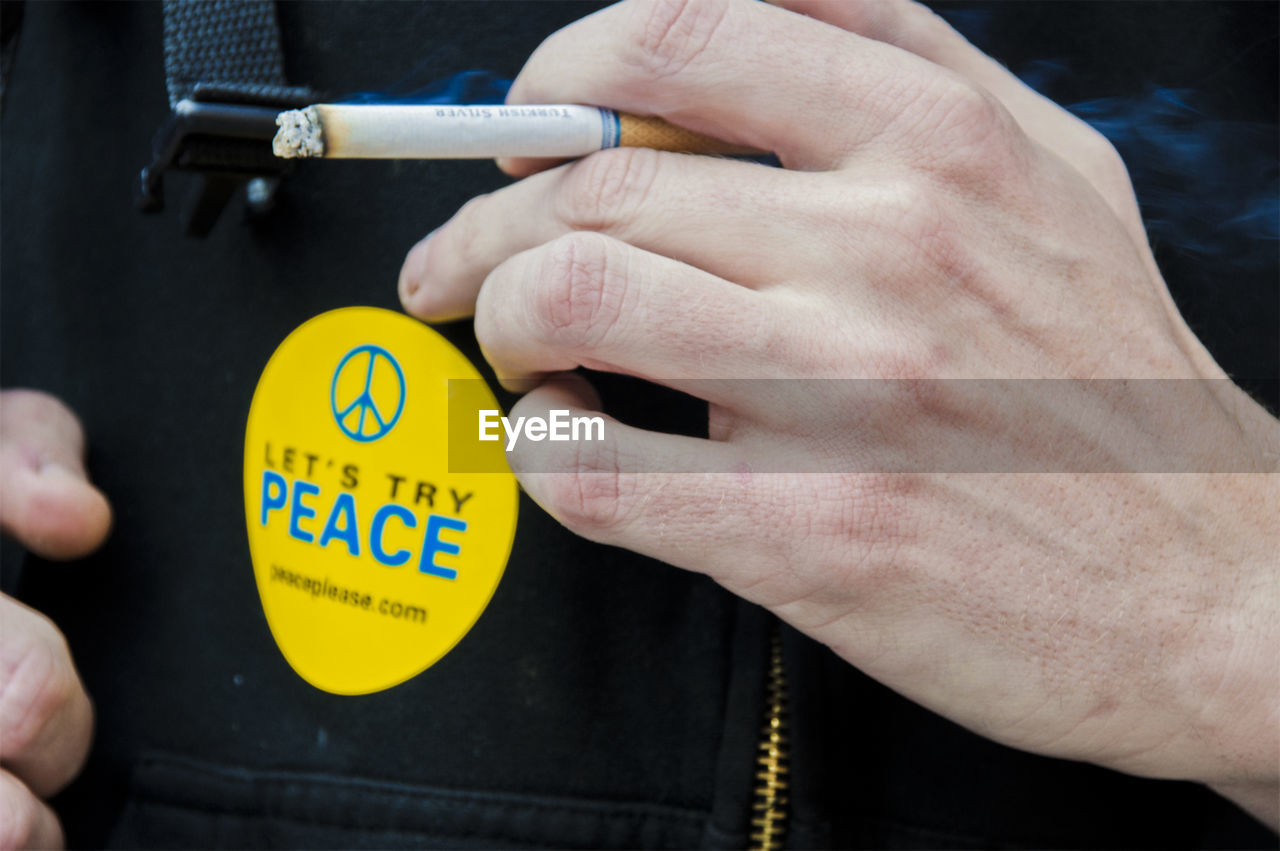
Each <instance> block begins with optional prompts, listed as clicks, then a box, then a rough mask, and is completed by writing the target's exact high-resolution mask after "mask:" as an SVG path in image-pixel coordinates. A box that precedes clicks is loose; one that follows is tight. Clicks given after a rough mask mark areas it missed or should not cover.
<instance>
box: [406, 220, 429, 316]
mask: <svg viewBox="0 0 1280 851" xmlns="http://www.w3.org/2000/svg"><path fill="white" fill-rule="evenodd" d="M433 234H435V231H432V232H431V233H429V234H427V235H426V236H424V237H423V238H422V239H420V240H419V241H418V244H417V245H415V246H413V248H410V249H409V253H408V254H407V255H405V258H404V265H402V266H401V267H400V300H401V301H406V302H407V301H408V300H409V299H411V298H413V296H414V294H415V293H416V292H417V291H418V290H419V289H420V288H421V287H422V282H423V280H424V279H425V278H426V275H427V253H428V251H429V250H430V243H431V237H432V235H433Z"/></svg>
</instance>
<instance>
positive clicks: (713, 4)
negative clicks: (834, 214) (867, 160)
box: [506, 0, 953, 173]
mask: <svg viewBox="0 0 1280 851" xmlns="http://www.w3.org/2000/svg"><path fill="white" fill-rule="evenodd" d="M936 72H937V67H936V66H933V65H930V64H929V63H926V62H923V61H922V60H920V59H919V58H917V57H914V56H911V55H910V54H908V53H905V52H903V51H900V50H895V49H893V48H890V47H887V46H886V45H883V44H881V43H879V42H876V41H873V40H868V39H863V38H861V37H859V36H856V35H853V34H849V33H845V32H843V31H841V30H839V29H836V28H834V27H829V26H826V25H824V24H822V23H820V22H817V21H813V20H809V19H807V18H805V17H803V16H799V15H793V14H790V13H788V12H786V11H785V10H782V9H775V8H771V7H769V6H768V5H767V4H764V3H757V2H748V0H637V2H627V3H620V4H618V5H616V6H611V7H609V8H607V9H604V10H602V11H600V12H597V13H596V14H594V15H590V16H588V17H586V18H583V19H582V20H580V21H578V22H576V23H575V24H572V25H571V26H568V27H566V28H565V29H563V30H560V31H559V32H557V33H555V34H554V35H552V36H551V37H550V38H548V39H547V40H546V41H545V42H544V43H543V44H542V46H541V47H539V48H538V49H537V50H536V51H535V52H534V54H533V55H532V56H531V57H530V58H529V61H528V63H526V65H525V67H524V70H522V71H521V72H520V75H519V76H518V77H517V78H516V81H515V82H514V83H513V84H512V87H511V90H510V92H508V95H507V101H508V102H509V103H562V102H563V103H587V104H596V105H600V106H609V107H613V108H616V109H620V110H623V111H626V112H632V113H636V114H640V115H657V116H660V117H662V118H665V119H667V120H668V121H671V122H672V123H674V124H678V125H681V126H683V127H688V128H689V129H691V130H695V131H697V132H700V133H705V134H707V135H710V136H714V137H716V138H720V139H724V140H725V141H728V142H731V143H734V144H736V145H743V146H746V147H749V148H756V149H760V150H767V151H774V152H776V153H777V154H778V155H779V157H780V158H781V159H782V161H783V163H784V164H785V165H787V166H788V167H789V168H800V169H829V168H835V167H837V166H839V165H840V164H841V163H842V162H843V161H844V160H845V159H846V158H847V157H848V156H849V155H850V154H851V153H852V152H853V151H855V150H857V149H858V148H859V147H860V146H862V145H863V144H864V143H866V142H867V141H868V140H870V139H873V138H875V137H878V136H880V135H881V134H883V133H884V132H885V131H886V129H887V128H889V127H890V126H893V125H895V123H896V122H898V121H899V119H900V118H901V116H902V114H903V111H904V110H903V107H904V105H907V104H912V103H915V102H916V101H917V100H918V99H919V98H921V97H926V96H932V95H933V94H936V95H938V96H939V99H941V96H942V95H943V93H944V90H949V89H950V88H953V87H951V86H949V85H948V84H947V81H945V80H940V79H939V78H938V75H937V73H936ZM938 83H942V84H944V85H943V89H939V90H937V91H935V88H936V84H938ZM907 123H912V122H907ZM506 165H507V166H508V168H510V169H513V170H514V171H515V172H517V173H519V172H522V171H524V170H527V167H539V166H542V165H545V164H543V163H533V164H532V165H530V164H528V163H522V162H519V161H509V162H507V163H506Z"/></svg>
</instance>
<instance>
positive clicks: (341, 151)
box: [271, 104, 763, 160]
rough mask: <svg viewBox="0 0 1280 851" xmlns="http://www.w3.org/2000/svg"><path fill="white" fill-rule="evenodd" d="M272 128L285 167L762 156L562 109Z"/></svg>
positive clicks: (463, 109)
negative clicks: (630, 154) (300, 161)
mask: <svg viewBox="0 0 1280 851" xmlns="http://www.w3.org/2000/svg"><path fill="white" fill-rule="evenodd" d="M276 126H278V127H279V128H280V130H279V131H278V132H277V133H276V136H275V139H274V140H273V141H272V144H271V148H272V150H273V151H275V155H276V156H277V157H282V158H284V159H296V158H305V157H325V158H326V159H406V160H413V159H494V158H498V157H537V158H554V159H567V158H572V157H583V156H586V155H587V154H590V153H592V152H594V151H599V150H603V149H605V148H617V147H636V148H656V149H657V150H660V151H681V152H685V153H693V154H757V155H758V154H761V153H763V152H762V151H757V150H753V149H750V148H742V147H735V146H733V145H729V144H728V143H726V142H723V141H721V140H719V139H714V138H712V137H710V136H704V135H702V134H701V133H694V132H693V131H691V130H686V129H684V128H683V127H677V126H676V125H674V124H669V123H668V122H666V121H664V120H662V119H661V118H650V117H643V116H636V115H627V114H625V113H619V112H614V111H613V110H611V109H603V108H601V107H595V106H576V105H563V104H554V105H545V106H500V105H499V106H444V105H438V104H411V105H404V104H316V105H314V106H308V107H306V108H305V109H291V110H289V111H287V112H282V113H280V115H279V117H277V118H276Z"/></svg>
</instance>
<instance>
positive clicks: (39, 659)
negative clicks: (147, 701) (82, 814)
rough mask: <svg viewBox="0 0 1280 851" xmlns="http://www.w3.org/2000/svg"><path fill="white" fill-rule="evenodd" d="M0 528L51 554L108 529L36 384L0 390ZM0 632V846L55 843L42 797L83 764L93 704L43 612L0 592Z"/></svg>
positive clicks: (79, 433)
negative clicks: (32, 389)
mask: <svg viewBox="0 0 1280 851" xmlns="http://www.w3.org/2000/svg"><path fill="white" fill-rule="evenodd" d="M0 528H3V531H4V533H5V534H7V535H12V536H14V537H15V538H17V539H18V541H20V542H21V543H22V544H23V546H25V547H26V548H27V549H28V550H30V551H31V552H34V553H36V554H37V555H41V556H43V557H45V558H49V559H56V560H65V559H73V558H78V557H80V556H83V555H87V554H88V553H89V552H92V551H93V550H94V549H96V548H97V547H98V546H99V545H100V544H101V543H102V542H103V541H104V540H105V539H106V537H107V535H108V533H109V532H110V529H111V507H110V505H109V504H108V502H107V500H106V498H105V497H104V496H103V495H102V494H101V493H100V492H99V491H98V490H97V489H96V488H94V487H93V486H92V485H91V484H89V480H88V476H87V475H86V473H85V468H84V432H83V430H82V429H81V427H80V423H79V421H78V420H77V419H76V417H75V415H74V414H72V413H71V411H70V410H68V409H67V407H66V406H65V405H63V404H62V403H61V402H59V401H58V400H57V399H54V398H53V397H52V396H49V395H46V394H44V393H38V392H35V391H31V390H7V391H4V392H3V393H0ZM0 636H2V637H3V640H0V848H6V849H7V848H57V847H61V846H62V842H63V835H62V828H61V826H60V825H59V824H58V819H57V817H56V816H55V815H54V813H53V811H52V810H51V809H49V807H48V806H47V805H46V804H45V803H44V801H45V800H47V799H48V798H50V797H51V796H52V795H54V794H55V793H56V792H57V791H58V790H59V789H61V788H62V787H64V786H66V785H67V783H69V782H71V780H72V778H74V777H75V776H76V774H78V773H79V771H80V768H81V766H83V765H84V761H85V758H86V757H87V756H88V753H89V744H90V741H91V740H92V737H93V706H92V704H91V703H90V702H89V697H88V695H86V694H85V691H84V686H83V685H82V684H81V682H80V677H79V675H78V674H77V673H76V669H75V665H74V664H73V663H72V661H71V654H70V653H69V652H68V650H67V642H66V640H65V639H64V638H63V637H62V634H61V633H60V632H59V631H58V629H57V627H55V626H54V625H53V623H52V622H51V621H50V620H49V619H48V618H46V617H44V616H43V615H41V614H40V613H39V612H37V611H35V610H34V609H31V608H28V607H27V606H24V605H23V604H21V603H19V602H17V601H16V600H13V599H10V598H9V597H7V596H4V595H2V594H0Z"/></svg>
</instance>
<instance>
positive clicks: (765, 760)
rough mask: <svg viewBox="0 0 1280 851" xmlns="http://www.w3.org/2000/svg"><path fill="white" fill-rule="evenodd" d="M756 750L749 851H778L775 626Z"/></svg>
mask: <svg viewBox="0 0 1280 851" xmlns="http://www.w3.org/2000/svg"><path fill="white" fill-rule="evenodd" d="M757 750H758V752H759V756H757V757H756V765H757V766H759V768H758V769H757V770H756V790H755V803H754V804H753V806H752V811H753V815H752V818H751V830H750V834H751V849H752V851H781V849H782V847H783V841H784V839H785V838H786V833H787V773H788V765H787V763H788V754H787V677H786V672H785V671H784V670H783V667H782V637H781V636H780V635H779V633H778V628H777V626H776V625H775V626H774V629H773V634H772V636H771V637H770V640H769V670H768V676H767V680H766V684H765V710H764V724H763V726H762V727H761V728H760V741H759V744H758V745H757Z"/></svg>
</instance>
